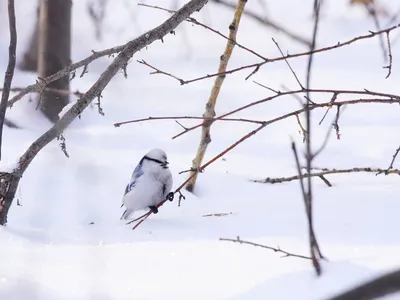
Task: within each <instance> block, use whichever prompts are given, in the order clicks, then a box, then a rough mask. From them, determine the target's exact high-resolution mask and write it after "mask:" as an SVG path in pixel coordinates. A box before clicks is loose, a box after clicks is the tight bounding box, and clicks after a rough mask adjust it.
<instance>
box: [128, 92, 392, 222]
mask: <svg viewBox="0 0 400 300" xmlns="http://www.w3.org/2000/svg"><path fill="white" fill-rule="evenodd" d="M364 101H367V103H400V99H397V100H394V99H359V100H349V101H342V102H337V103H335V104H334V105H344V104H356V103H364ZM328 105H332V104H331V102H327V103H320V104H316V105H314V106H313V107H311V108H310V109H315V108H317V107H326V106H328ZM302 112H304V108H303V109H300V110H297V111H294V112H291V113H288V114H285V115H283V116H280V117H277V118H274V119H271V120H269V121H265V122H264V123H263V124H261V125H260V126H259V127H257V128H256V129H255V130H253V131H250V132H249V133H247V134H246V135H244V136H242V137H241V138H240V139H239V140H237V141H236V142H235V143H233V144H231V145H230V146H229V147H228V148H226V149H225V150H224V151H222V152H220V153H219V154H218V155H216V156H214V157H213V158H212V159H211V160H209V161H208V162H206V163H205V164H203V165H202V166H200V167H199V168H198V169H197V170H196V173H197V172H198V173H201V172H204V170H205V169H206V168H207V167H208V166H209V165H211V164H212V163H214V162H215V161H217V160H218V159H219V158H221V157H222V156H224V155H225V154H226V153H228V152H229V151H231V150H232V149H234V148H235V147H237V146H238V145H240V144H241V143H243V142H244V141H245V140H247V139H248V138H250V137H252V136H253V135H255V134H257V133H258V132H259V131H261V130H262V129H263V128H265V127H266V126H268V125H270V124H272V123H275V122H277V121H280V120H283V119H285V118H288V117H290V116H295V115H296V114H299V113H302ZM213 122H214V120H213ZM196 173H195V174H196ZM195 174H193V175H191V176H189V178H187V179H186V180H185V181H184V182H183V183H182V184H181V185H180V186H179V187H177V188H176V190H175V191H174V194H176V193H180V191H181V189H182V188H183V187H185V186H186V184H187V183H188V182H189V181H190V180H191V178H192V176H194V175H195ZM166 201H167V200H164V201H163V202H162V203H160V205H159V206H158V207H160V206H162V205H163V204H164V203H165V202H166ZM151 214H152V212H151V211H149V212H147V213H145V214H143V215H142V216H140V217H139V218H137V219H135V220H133V221H131V222H130V223H132V222H135V221H139V222H138V223H137V224H136V225H135V226H134V227H133V228H132V229H133V230H134V229H136V228H137V227H138V226H139V225H140V224H142V223H143V222H144V221H145V220H146V219H147V218H148V217H149V216H150V215H151Z"/></svg>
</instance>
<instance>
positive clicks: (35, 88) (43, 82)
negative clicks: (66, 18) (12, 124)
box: [7, 45, 126, 107]
mask: <svg viewBox="0 0 400 300" xmlns="http://www.w3.org/2000/svg"><path fill="white" fill-rule="evenodd" d="M125 46H126V45H122V46H116V47H112V48H109V49H106V50H102V51H93V50H92V53H93V54H92V55H90V56H89V57H87V58H85V59H82V60H80V61H78V62H76V63H73V64H71V65H70V66H68V67H66V68H65V69H62V70H60V71H58V72H57V73H54V74H53V75H50V76H48V77H46V78H42V79H39V80H37V81H36V83H35V84H31V85H28V86H27V87H26V88H24V89H23V90H22V91H21V92H19V93H18V94H17V95H15V96H14V97H12V98H11V99H10V100H9V101H8V104H7V106H8V107H12V106H13V105H14V104H15V103H16V102H17V101H19V100H20V99H22V97H24V96H25V95H27V94H29V93H32V92H37V93H40V92H42V91H43V89H44V88H45V87H46V86H47V85H49V84H50V83H52V82H54V81H56V80H58V79H60V78H62V77H64V76H67V75H69V74H70V73H73V72H74V71H75V70H76V69H78V68H81V67H84V70H86V69H87V66H88V65H89V64H90V63H91V62H92V61H94V60H96V59H99V58H101V57H104V56H112V55H114V54H116V53H119V52H121V51H122V50H123V49H124V47H125Z"/></svg>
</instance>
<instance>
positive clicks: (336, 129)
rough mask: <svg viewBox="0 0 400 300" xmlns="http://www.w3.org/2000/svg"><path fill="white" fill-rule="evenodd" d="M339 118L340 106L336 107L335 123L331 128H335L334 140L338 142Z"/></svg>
mask: <svg viewBox="0 0 400 300" xmlns="http://www.w3.org/2000/svg"><path fill="white" fill-rule="evenodd" d="M339 117H340V105H338V106H336V117H335V121H334V122H333V128H335V131H336V138H337V139H338V140H340V128H339Z"/></svg>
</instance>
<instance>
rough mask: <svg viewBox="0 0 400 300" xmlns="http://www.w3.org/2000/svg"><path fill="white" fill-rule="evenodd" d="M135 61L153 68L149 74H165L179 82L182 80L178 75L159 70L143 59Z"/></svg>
mask: <svg viewBox="0 0 400 300" xmlns="http://www.w3.org/2000/svg"><path fill="white" fill-rule="evenodd" d="M137 62H138V63H139V64H142V65H145V66H148V67H149V68H151V69H153V70H154V72H151V73H150V74H163V75H166V76H168V77H171V78H173V79H175V80H178V81H179V82H180V83H181V84H182V82H183V80H182V79H181V78H178V77H176V76H174V75H172V74H170V73H167V72H164V71H161V70H160V69H157V68H156V67H154V66H152V65H150V64H148V63H147V62H146V61H144V60H143V59H142V60H137Z"/></svg>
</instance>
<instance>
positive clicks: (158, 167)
mask: <svg viewBox="0 0 400 300" xmlns="http://www.w3.org/2000/svg"><path fill="white" fill-rule="evenodd" d="M168 164H169V162H168V160H167V154H166V153H165V151H164V150H161V149H158V148H154V149H152V150H150V151H149V152H147V154H146V155H144V156H143V157H142V159H141V160H140V161H139V163H138V164H137V166H136V167H135V169H134V170H133V173H132V177H131V179H130V181H129V183H128V184H127V186H126V187H125V193H124V196H123V198H122V205H121V207H123V206H125V207H126V210H125V211H124V213H123V214H122V216H121V219H128V218H129V217H130V216H131V215H132V214H133V213H134V212H135V211H137V210H142V209H146V208H149V209H150V210H151V212H152V213H153V214H157V213H158V205H159V204H160V203H161V202H163V201H164V200H165V199H166V200H169V201H173V200H174V193H173V192H171V189H172V184H173V179H172V174H171V171H170V170H169V167H168Z"/></svg>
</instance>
